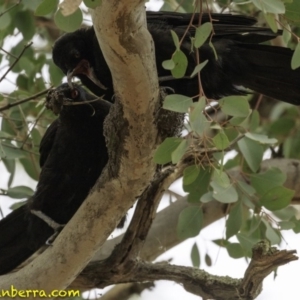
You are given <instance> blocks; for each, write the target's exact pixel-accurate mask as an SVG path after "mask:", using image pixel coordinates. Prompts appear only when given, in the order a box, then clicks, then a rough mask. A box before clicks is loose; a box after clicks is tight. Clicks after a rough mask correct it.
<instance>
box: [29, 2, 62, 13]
mask: <svg viewBox="0 0 300 300" xmlns="http://www.w3.org/2000/svg"><path fill="white" fill-rule="evenodd" d="M58 2H59V1H58V0H44V1H43V2H42V3H41V4H40V5H39V6H38V7H37V9H36V10H35V12H34V14H35V15H36V16H45V15H48V14H50V13H52V12H53V11H54V10H55V9H56V8H57V6H58Z"/></svg>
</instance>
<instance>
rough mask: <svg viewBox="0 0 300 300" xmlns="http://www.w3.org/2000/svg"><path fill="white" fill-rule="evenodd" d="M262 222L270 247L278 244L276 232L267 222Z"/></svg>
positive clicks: (278, 236) (278, 235)
mask: <svg viewBox="0 0 300 300" xmlns="http://www.w3.org/2000/svg"><path fill="white" fill-rule="evenodd" d="M263 222H264V224H265V225H266V238H267V239H268V240H269V241H270V243H271V245H276V244H279V243H280V240H281V238H280V234H279V232H278V230H276V229H274V228H273V227H272V226H271V225H270V223H269V222H268V221H266V220H264V219H263Z"/></svg>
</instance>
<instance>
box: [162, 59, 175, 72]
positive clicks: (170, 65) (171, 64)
mask: <svg viewBox="0 0 300 300" xmlns="http://www.w3.org/2000/svg"><path fill="white" fill-rule="evenodd" d="M162 66H163V68H164V69H166V70H173V69H174V68H175V62H174V61H173V60H172V59H168V60H164V61H163V62H162Z"/></svg>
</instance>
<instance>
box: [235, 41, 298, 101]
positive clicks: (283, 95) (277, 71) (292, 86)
mask: <svg viewBox="0 0 300 300" xmlns="http://www.w3.org/2000/svg"><path fill="white" fill-rule="evenodd" d="M235 50H236V53H235V54H236V55H237V56H238V59H239V60H241V62H240V64H239V65H240V66H242V67H241V69H240V70H239V71H238V72H237V73H236V74H235V79H234V81H235V82H236V84H237V85H242V86H245V87H246V88H250V89H252V90H254V91H256V92H258V93H261V94H264V95H266V96H269V97H272V98H275V99H278V100H281V101H284V102H288V103H292V104H296V105H300V68H298V69H296V70H292V68H291V59H292V55H293V51H292V50H290V49H288V48H283V47H275V46H272V47H271V46H267V45H260V44H237V45H235Z"/></svg>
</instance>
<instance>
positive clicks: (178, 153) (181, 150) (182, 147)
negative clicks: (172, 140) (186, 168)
mask: <svg viewBox="0 0 300 300" xmlns="http://www.w3.org/2000/svg"><path fill="white" fill-rule="evenodd" d="M188 146H189V144H188V141H187V140H186V139H184V140H183V141H181V143H180V144H179V145H178V147H177V148H176V149H175V150H174V151H173V152H172V154H171V157H172V163H173V164H177V163H178V162H179V161H180V159H181V158H182V156H183V155H184V154H185V152H186V150H187V149H188Z"/></svg>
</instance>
